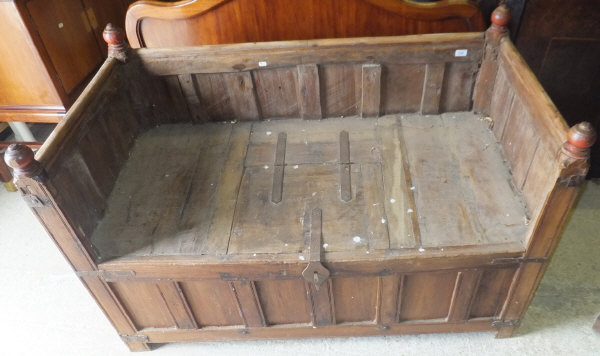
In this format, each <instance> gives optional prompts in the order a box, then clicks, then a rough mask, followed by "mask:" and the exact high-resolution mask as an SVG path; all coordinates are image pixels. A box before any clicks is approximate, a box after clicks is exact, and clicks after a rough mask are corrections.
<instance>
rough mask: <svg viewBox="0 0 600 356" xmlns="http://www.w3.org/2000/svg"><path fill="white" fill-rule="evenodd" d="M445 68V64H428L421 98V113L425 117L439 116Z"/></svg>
mask: <svg viewBox="0 0 600 356" xmlns="http://www.w3.org/2000/svg"><path fill="white" fill-rule="evenodd" d="M445 67H446V65H445V63H428V64H427V66H426V67H425V79H424V83H423V96H422V97H421V113H422V114H424V115H432V114H439V112H440V98H441V96H442V85H443V81H444V71H445Z"/></svg>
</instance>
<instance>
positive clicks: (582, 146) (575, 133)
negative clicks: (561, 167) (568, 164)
mask: <svg viewBox="0 0 600 356" xmlns="http://www.w3.org/2000/svg"><path fill="white" fill-rule="evenodd" d="M596 138H597V134H596V130H594V127H593V126H592V124H590V123H589V122H587V121H584V122H580V123H578V124H577V125H575V126H573V127H571V128H570V129H569V132H568V133H567V142H565V144H564V145H563V152H564V153H565V154H566V155H567V156H569V157H571V158H575V159H587V158H589V157H590V148H591V147H592V145H593V144H594V143H595V142H596Z"/></svg>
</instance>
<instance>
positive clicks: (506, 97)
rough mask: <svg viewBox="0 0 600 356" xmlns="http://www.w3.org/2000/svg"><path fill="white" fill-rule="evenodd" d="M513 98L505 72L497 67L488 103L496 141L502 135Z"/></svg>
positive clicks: (513, 94)
mask: <svg viewBox="0 0 600 356" xmlns="http://www.w3.org/2000/svg"><path fill="white" fill-rule="evenodd" d="M514 99H515V93H514V91H513V90H512V88H511V86H510V84H509V83H508V81H507V79H506V73H505V71H504V70H503V69H499V70H498V74H497V77H496V81H495V83H494V89H493V92H492V99H491V103H490V115H491V116H492V120H493V125H494V126H493V131H494V135H495V136H496V139H497V140H498V141H500V140H502V136H503V135H504V129H505V127H506V123H507V122H508V116H509V113H510V111H511V109H512V105H513V101H514Z"/></svg>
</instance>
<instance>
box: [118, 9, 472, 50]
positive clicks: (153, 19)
mask: <svg viewBox="0 0 600 356" xmlns="http://www.w3.org/2000/svg"><path fill="white" fill-rule="evenodd" d="M241 14H254V15H253V16H241ZM292 18H293V19H295V20H296V21H292V22H290V21H289V19H292ZM223 19H227V21H224V20H223ZM483 29H484V28H483V19H482V16H481V13H480V12H479V9H478V8H477V6H476V5H474V4H473V3H471V2H469V1H453V2H452V3H449V2H441V3H437V4H419V3H415V2H412V3H409V2H405V1H393V0H351V1H339V0H325V1H323V0H309V1H306V0H301V1H300V0H285V1H282V0H250V1H239V0H235V1H223V0H210V1H188V2H187V3H184V4H178V5H177V6H176V7H175V6H173V5H171V4H165V3H159V2H156V1H144V2H138V3H136V4H135V5H134V6H133V7H131V8H130V9H129V11H128V14H127V32H128V36H129V42H130V43H131V44H132V46H134V47H164V46H194V45H195V46H197V45H204V44H217V43H239V42H260V41H282V40H296V39H312V38H335V37H362V36H390V35H406V34H415V33H436V32H471V31H482V30H483Z"/></svg>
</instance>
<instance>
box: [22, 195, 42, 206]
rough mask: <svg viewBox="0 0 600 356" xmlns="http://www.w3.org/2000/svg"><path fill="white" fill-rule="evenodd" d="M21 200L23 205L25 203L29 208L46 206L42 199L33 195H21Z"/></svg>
mask: <svg viewBox="0 0 600 356" xmlns="http://www.w3.org/2000/svg"><path fill="white" fill-rule="evenodd" d="M23 199H25V203H27V205H29V207H30V208H43V207H44V206H46V204H48V202H47V201H44V200H43V199H42V198H40V197H38V196H37V195H33V194H23Z"/></svg>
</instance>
